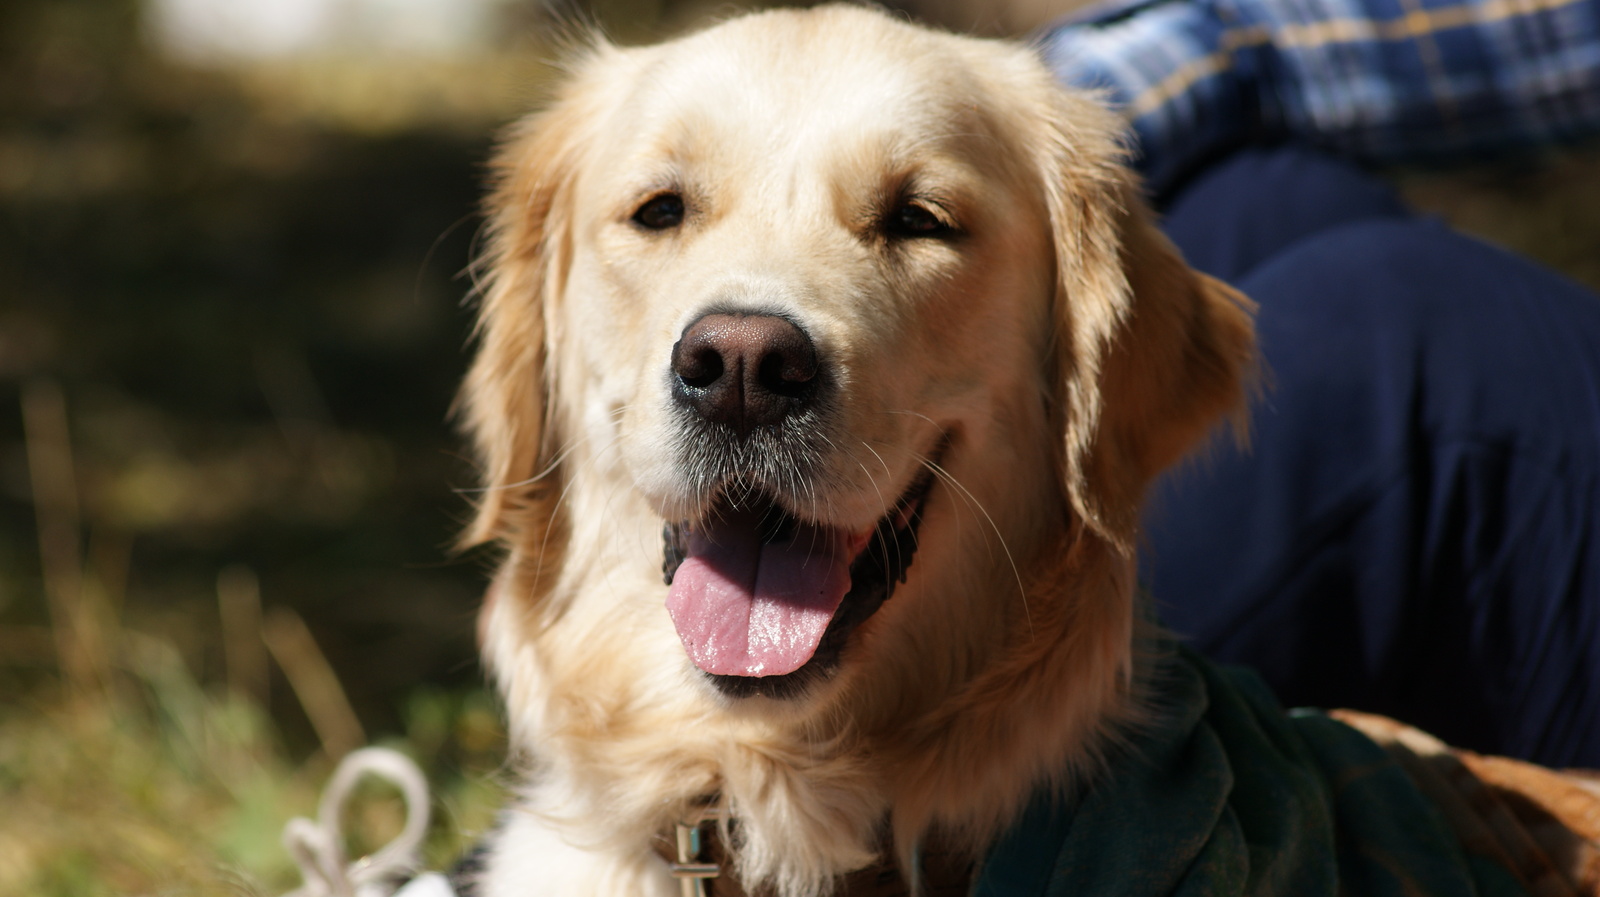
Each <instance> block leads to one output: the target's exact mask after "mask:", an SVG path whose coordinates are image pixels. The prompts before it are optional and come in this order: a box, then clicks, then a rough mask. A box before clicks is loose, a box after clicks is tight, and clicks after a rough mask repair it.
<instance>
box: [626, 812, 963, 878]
mask: <svg viewBox="0 0 1600 897" xmlns="http://www.w3.org/2000/svg"><path fill="white" fill-rule="evenodd" d="M737 821H738V820H737V817H735V816H734V815H733V814H732V812H731V811H730V810H729V809H728V808H727V806H726V805H725V804H724V803H723V802H722V801H721V800H720V799H717V798H712V799H709V800H707V801H706V802H705V803H703V804H701V805H700V806H699V807H698V808H697V809H695V810H694V811H692V812H691V813H690V814H689V816H687V817H686V818H685V819H684V820H683V821H681V822H679V823H677V824H675V825H674V826H673V832H672V836H671V839H670V841H669V839H668V838H667V837H666V836H660V837H658V838H657V839H656V853H657V854H658V855H659V856H660V857H661V858H662V859H663V860H665V861H666V863H667V871H668V873H669V874H671V875H672V877H673V878H675V879H677V880H678V885H679V887H680V888H681V893H680V897H745V895H746V892H745V890H744V887H743V885H741V884H740V883H739V881H738V879H737V878H735V877H734V876H733V875H731V874H730V875H723V871H724V869H725V867H726V866H727V864H728V858H727V854H726V850H725V848H724V844H723V840H722V839H723V833H724V832H726V831H727V829H728V827H729V826H731V825H732V824H733V823H736V822H737ZM724 822H727V823H728V825H727V826H724V825H722V823H724ZM719 829H721V831H719ZM878 853H879V856H883V857H887V856H890V855H891V854H892V851H890V850H889V845H888V843H887V840H885V843H883V844H882V845H880V848H879V851H878ZM916 861H917V866H918V870H919V873H920V875H919V877H920V878H921V882H920V885H921V886H920V888H919V889H917V890H915V893H917V894H920V895H922V897H965V895H966V894H967V893H968V892H969V890H970V889H971V885H972V880H973V874H974V872H975V865H976V864H975V863H974V862H973V860H972V859H971V858H970V857H968V856H966V855H965V854H962V853H960V852H957V851H954V850H951V849H950V848H949V847H948V845H946V844H944V843H942V842H941V841H940V839H932V843H928V844H924V845H922V846H921V847H919V848H918V850H917V852H916ZM839 890H840V892H841V893H845V894H850V895H851V897H910V895H911V894H912V893H913V889H912V888H911V886H910V885H909V884H907V882H906V880H905V876H904V875H903V874H902V872H901V870H900V869H899V868H898V867H897V866H896V865H895V864H894V863H893V862H890V861H888V860H880V861H879V862H877V863H875V864H873V865H871V866H868V867H866V868H865V869H858V870H856V871H855V872H851V873H849V874H848V875H847V876H845V879H844V881H843V883H842V886H841V888H840V889H839Z"/></svg>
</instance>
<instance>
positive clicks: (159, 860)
mask: <svg viewBox="0 0 1600 897" xmlns="http://www.w3.org/2000/svg"><path fill="white" fill-rule="evenodd" d="M119 642H120V645H119V648H120V650H119V651H118V652H117V653H118V656H119V657H120V659H121V661H122V663H121V664H120V665H119V666H120V668H119V669H116V670H113V671H112V672H111V675H110V677H109V681H107V682H106V683H104V685H103V687H96V688H92V689H84V688H69V687H67V686H65V685H63V684H60V683H57V684H53V685H45V686H41V687H38V688H36V689H34V690H33V691H32V693H31V694H29V695H28V696H27V697H26V698H24V699H23V700H21V701H19V702H16V703H14V704H10V705H8V706H6V707H5V708H4V709H3V710H0V805H3V806H4V807H5V813H4V814H0V894H17V895H37V897H56V895H59V897H99V895H188V894H196V895H199V894H219V893H241V894H279V893H282V892H283V891H286V890H288V889H290V888H291V887H295V886H298V884H299V881H298V876H297V874H296V872H295V870H294V868H293V866H292V864H291V862H290V860H289V857H288V854H287V853H286V852H285V850H284V849H283V847H282V846H281V843H280V836H281V832H282V830H283V826H284V823H285V822H287V821H288V820H289V819H290V818H291V817H293V816H310V817H314V816H315V814H316V809H317V800H318V796H319V794H320V792H321V789H322V787H323V784H324V783H325V781H326V779H327V777H328V775H329V774H330V772H331V769H332V764H331V762H330V759H329V758H328V756H327V755H326V754H324V753H322V752H320V751H319V752H317V753H315V754H313V755H312V756H311V757H309V758H301V759H297V758H294V757H291V756H290V754H289V752H288V751H287V750H286V749H285V748H284V747H283V746H282V744H281V743H280V741H279V737H278V734H277V731H276V728H275V726H274V724H273V722H272V720H271V719H270V717H268V716H267V714H266V713H264V712H263V711H262V709H261V707H260V706H259V705H258V704H256V703H255V702H254V701H252V700H251V699H249V698H247V697H244V696H241V695H238V694H235V693H229V692H227V691H226V690H225V689H222V688H216V687H213V688H207V687H204V686H202V685H201V684H200V683H198V682H196V681H195V680H194V678H193V677H192V676H191V675H190V673H189V671H188V670H187V668H186V667H185V665H184V663H183V660H182V659H181V657H180V656H179V654H178V652H177V651H176V649H174V648H173V647H172V645H170V644H168V643H166V642H164V641H162V640H160V639H157V638H153V637H150V636H146V635H140V634H137V633H124V634H122V635H121V636H120V637H119ZM404 716H405V717H406V720H407V726H406V729H407V731H406V732H405V733H404V734H403V735H402V736H399V737H394V738H389V739H379V743H383V744H387V745H388V746H391V747H395V748H398V749H400V750H402V751H403V752H405V753H407V754H409V755H410V756H411V757H413V758H414V759H416V760H418V761H419V763H420V764H421V765H422V767H423V768H424V769H425V770H428V772H429V774H430V777H431V778H432V783H431V784H432V787H433V789H434V799H433V824H432V826H431V830H430V833H429V838H428V841H427V844H426V848H425V860H426V863H427V864H428V865H429V866H430V867H432V868H441V867H445V866H448V865H449V863H450V862H451V861H452V860H453V858H454V857H456V856H457V855H459V853H460V852H461V851H462V850H463V849H464V848H465V847H466V846H467V845H468V844H470V842H471V841H472V840H473V839H474V838H475V837H477V836H478V835H479V834H481V833H482V832H483V831H484V830H485V829H486V828H487V827H488V825H489V824H490V822H491V820H492V816H493V814H494V812H495V810H496V808H497V807H498V805H499V803H500V800H501V797H502V793H501V789H500V787H499V785H498V784H497V776H496V769H497V764H498V763H499V759H498V758H499V757H500V756H501V755H502V750H503V749H502V742H503V739H502V736H501V734H500V727H499V724H498V720H497V717H496V715H495V713H494V710H493V706H492V703H491V702H490V700H489V698H488V696H487V695H486V694H484V693H482V692H465V693H462V692H456V693H449V692H443V691H435V690H428V689H422V690H418V691H416V692H414V693H413V694H412V695H411V697H410V699H409V701H408V704H407V707H406V711H405V714H404ZM353 803H354V804H355V807H354V809H353V810H352V811H351V813H350V815H349V818H348V819H347V820H346V826H347V831H348V832H349V833H350V845H349V850H350V854H351V856H353V857H354V856H360V855H362V854H364V853H367V852H370V851H371V850H374V849H376V848H377V847H379V846H381V845H382V844H383V843H385V842H386V841H387V840H388V839H389V838H390V837H392V836H393V835H394V834H396V833H397V832H398V831H399V827H400V824H401V821H402V805H401V802H400V798H399V795H398V793H397V792H393V791H391V790H389V789H388V788H386V787H384V786H380V785H376V784H373V785H370V786H368V787H364V788H363V789H362V790H360V791H359V792H358V798H357V800H355V801H353Z"/></svg>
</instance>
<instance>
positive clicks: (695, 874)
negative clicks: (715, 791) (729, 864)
mask: <svg viewBox="0 0 1600 897" xmlns="http://www.w3.org/2000/svg"><path fill="white" fill-rule="evenodd" d="M726 815H727V814H726V813H725V811H724V810H723V809H722V808H721V807H720V806H717V805H715V804H709V805H707V806H705V807H702V808H701V809H700V810H699V812H697V813H696V814H695V815H694V816H692V817H690V818H689V819H686V820H684V821H683V822H680V823H678V824H677V825H676V826H674V827H673V828H674V830H675V834H676V836H677V848H678V861H677V862H675V863H668V864H667V871H669V872H670V873H671V874H672V877H673V878H676V879H677V880H678V886H679V887H680V888H682V893H683V897H706V880H707V879H711V878H716V877H717V876H719V875H721V874H722V866H721V865H719V864H717V863H707V862H702V859H701V853H702V852H703V851H704V849H705V840H706V838H707V837H708V836H709V834H710V831H709V826H710V825H711V823H714V822H716V821H717V820H719V819H722V818H724V817H725V816H726Z"/></svg>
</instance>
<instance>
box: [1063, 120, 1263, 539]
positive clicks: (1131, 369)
mask: <svg viewBox="0 0 1600 897" xmlns="http://www.w3.org/2000/svg"><path fill="white" fill-rule="evenodd" d="M1049 131H1050V134H1049V137H1048V138H1047V140H1046V149H1045V150H1044V153H1043V155H1044V157H1045V158H1044V161H1043V163H1042V164H1043V166H1044V182H1045V187H1046V190H1045V196H1046V204H1047V207H1048V211H1049V215H1050V225H1051V228H1052V230H1053V238H1054V244H1055V254H1056V266H1057V271H1058V281H1057V289H1056V297H1055V302H1056V309H1055V327H1056V333H1055V340H1056V351H1055V357H1056V371H1055V376H1056V383H1057V384H1058V385H1059V388H1060V390H1061V394H1060V396H1059V399H1060V401H1061V404H1062V414H1063V418H1062V429H1063V433H1064V446H1063V447H1064V452H1063V455H1062V459H1061V465H1062V470H1061V476H1062V484H1063V487H1064V488H1065V490H1066V493H1067V498H1068V500H1069V502H1070V503H1071V505H1072V507H1073V510H1074V511H1076V512H1077V513H1078V515H1079V516H1080V517H1081V518H1082V520H1083V521H1084V524H1085V525H1086V526H1087V527H1088V528H1089V529H1090V530H1091V531H1093V532H1094V533H1096V534H1098V535H1099V536H1101V537H1103V538H1104V539H1106V540H1107V541H1109V542H1111V543H1112V544H1113V545H1115V546H1117V547H1118V548H1119V549H1121V550H1122V551H1124V552H1127V551H1131V550H1132V549H1133V547H1134V543H1135V541H1136V539H1137V527H1138V516H1139V506H1140V503H1141V502H1142V501H1143V498H1144V493H1145V489H1146V487H1147V486H1149V484H1150V482H1151V480H1153V479H1154V478H1155V476H1156V475H1157V474H1159V473H1160V472H1161V471H1162V470H1163V469H1165V468H1166V467H1168V466H1170V465H1171V464H1173V463H1174V462H1176V461H1177V460H1178V459H1179V458H1181V457H1182V456H1183V455H1184V454H1185V453H1186V452H1188V451H1189V450H1190V449H1192V448H1193V447H1195V446H1196V444H1198V443H1199V442H1200V441H1201V440H1202V438H1204V436H1205V435H1206V434H1207V432H1208V431H1210V430H1211V428H1212V427H1213V426H1214V425H1215V424H1216V423H1217V422H1218V421H1219V420H1220V419H1221V418H1223V417H1225V416H1227V415H1229V414H1230V413H1231V414H1232V415H1233V416H1234V420H1235V425H1236V427H1238V428H1239V429H1238V432H1239V433H1240V434H1241V435H1242V433H1243V421H1244V413H1243V406H1244V398H1245V394H1246V391H1247V389H1248V388H1249V386H1250V385H1251V383H1252V382H1253V379H1254V375H1255V365H1256V354H1255V333H1254V327H1253V324H1252V312H1253V309H1254V306H1253V305H1252V303H1251V302H1250V301H1249V300H1248V299H1247V298H1245V297H1244V296H1243V295H1242V294H1240V293H1239V292H1238V291H1236V290H1234V289H1233V288H1231V287H1229V286H1227V285H1226V284H1224V283H1222V282H1220V281H1218V280H1215V279H1213V278H1211V277H1208V276H1206V275H1204V274H1201V273H1199V272H1197V271H1195V270H1193V269H1191V268H1190V267H1189V266H1188V265H1186V264H1184V261H1183V259H1182V257H1181V256H1180V255H1179V254H1178V251H1177V249H1176V248H1175V247H1173V245H1172V244H1171V243H1170V242H1169V241H1168V240H1167V238H1166V237H1165V236H1164V235H1162V234H1161V232H1160V231H1158V230H1156V228H1155V227H1154V225H1153V224H1152V223H1151V221H1150V214H1149V212H1148V211H1147V210H1146V208H1145V204H1144V200H1143V198H1142V196H1141V195H1140V193H1139V188H1138V184H1137V181H1136V178H1135V177H1134V176H1133V175H1132V174H1131V173H1129V172H1128V171H1127V169H1126V167H1125V166H1124V165H1123V164H1122V158H1123V156H1124V153H1123V152H1122V151H1121V150H1120V146H1119V144H1118V135H1119V134H1120V133H1121V131H1122V127H1121V125H1120V122H1117V121H1116V120H1115V119H1113V118H1111V116H1110V113H1107V112H1105V111H1103V110H1101V109H1100V108H1098V106H1096V105H1094V104H1092V103H1090V102H1088V101H1086V100H1084V99H1083V98H1081V97H1077V96H1074V95H1071V94H1062V95H1060V96H1059V99H1058V100H1057V107H1056V114H1055V115H1054V116H1053V117H1052V121H1051V127H1050V128H1049Z"/></svg>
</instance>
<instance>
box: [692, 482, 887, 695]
mask: <svg viewBox="0 0 1600 897" xmlns="http://www.w3.org/2000/svg"><path fill="white" fill-rule="evenodd" d="M760 523H761V518H760V515H759V514H758V513H755V512H745V511H734V512H731V513H728V514H725V515H723V518H722V519H720V520H717V521H715V522H711V523H708V524H706V525H704V526H703V527H700V528H697V529H695V530H694V531H692V532H691V533H690V535H689V545H688V549H689V551H688V556H687V557H685V558H684V561H683V563H682V564H681V565H680V566H679V567H678V572H677V573H675V574H673V577H672V587H671V588H670V589H669V590H668V591H667V613H669V614H671V615H672V623H673V625H675V626H677V627H678V638H680V639H682V640H683V647H684V649H685V650H686V651H688V652H689V658H690V659H691V660H693V661H694V663H695V666H698V667H699V668H700V669H702V670H705V671H706V672H707V673H711V674H713V675H718V676H781V675H783V674H784V673H792V672H794V671H795V670H797V669H799V668H800V667H802V666H804V665H805V662H806V661H808V660H810V659H811V655H813V654H815V653H816V650H817V644H818V643H819V642H821V641H822V634H823V632H825V631H826V630H827V628H828V622H829V621H830V620H832V619H833V613H834V611H836V610H838V609H839V602H840V601H842V600H844V595H845V593H846V592H848V591H849V590H850V560H851V558H853V557H854V556H855V554H856V553H857V552H858V551H860V549H861V547H862V545H863V544H864V541H865V540H864V538H861V537H856V536H853V535H851V534H850V533H848V532H845V531H843V530H838V529H834V528H832V527H823V526H816V525H814V524H806V523H802V524H800V525H798V526H796V527H795V528H794V533H793V535H791V536H790V537H789V538H787V539H785V540H782V541H779V542H771V543H766V544H763V543H762V541H761V526H760Z"/></svg>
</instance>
